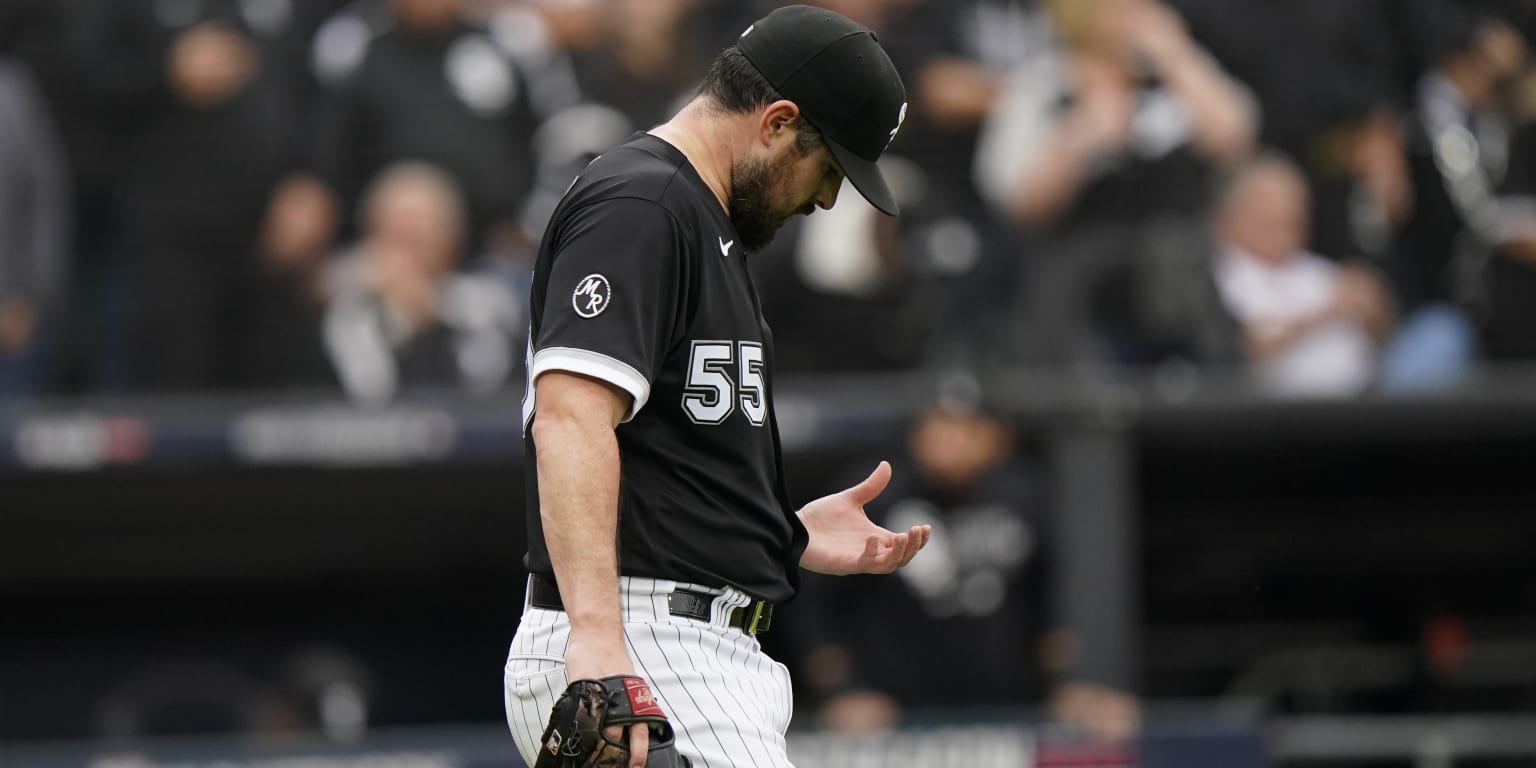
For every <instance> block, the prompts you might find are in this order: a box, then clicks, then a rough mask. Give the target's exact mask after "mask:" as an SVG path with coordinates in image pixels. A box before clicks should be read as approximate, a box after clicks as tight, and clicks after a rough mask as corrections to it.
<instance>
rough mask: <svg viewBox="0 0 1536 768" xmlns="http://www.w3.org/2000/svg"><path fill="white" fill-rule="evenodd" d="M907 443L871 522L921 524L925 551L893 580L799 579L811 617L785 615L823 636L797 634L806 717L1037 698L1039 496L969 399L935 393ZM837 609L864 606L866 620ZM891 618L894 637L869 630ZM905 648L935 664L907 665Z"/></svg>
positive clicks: (837, 721) (997, 430)
mask: <svg viewBox="0 0 1536 768" xmlns="http://www.w3.org/2000/svg"><path fill="white" fill-rule="evenodd" d="M907 448H908V452H909V454H908V455H909V458H908V460H907V462H905V465H906V466H905V469H900V468H899V469H898V471H897V472H896V473H895V475H894V479H893V480H892V484H891V486H890V488H888V489H887V491H886V493H885V494H883V496H882V498H883V499H888V501H885V502H883V503H881V504H880V508H879V509H878V510H877V509H874V508H871V509H870V514H871V519H874V520H876V522H877V523H879V524H881V525H932V526H933V538H932V540H931V541H930V546H931V547H932V548H933V550H934V551H933V552H932V554H933V555H934V556H933V557H931V558H930V559H929V561H928V562H927V564H926V565H923V566H921V567H919V568H918V569H917V570H915V571H912V572H911V573H905V574H903V575H902V577H901V578H899V579H891V580H882V581H879V582H878V583H876V582H875V581H871V580H851V581H848V582H847V583H841V582H839V583H832V582H831V580H825V583H823V582H818V583H817V584H815V585H814V587H812V586H810V585H807V587H806V589H805V591H804V599H805V600H806V601H807V604H808V606H809V607H810V608H811V609H812V610H813V611H815V612H816V615H815V616H814V617H808V619H807V620H802V621H797V622H794V624H795V626H796V627H797V628H799V629H801V630H803V631H809V632H813V633H824V632H825V633H832V634H826V635H821V636H820V637H819V641H816V640H813V641H811V642H808V643H807V644H806V645H807V647H808V649H809V652H808V653H807V660H806V663H805V665H804V668H805V669H806V670H807V671H808V674H810V675H811V676H812V677H813V679H812V680H811V681H810V686H809V689H810V690H812V691H815V692H817V693H818V694H819V695H820V696H821V697H823V701H824V703H823V705H822V707H821V709H820V712H819V714H818V719H819V720H820V721H821V722H822V723H823V725H825V726H828V727H832V728H835V729H837V730H844V731H867V730H877V729H880V728H885V727H891V726H894V725H895V724H896V722H897V721H898V719H899V717H900V715H901V713H902V712H903V711H905V710H909V709H912V708H919V709H920V708H922V707H935V706H988V705H991V706H997V705H1002V706H1008V705H1012V706H1019V707H1021V706H1023V705H1025V704H1027V703H1030V702H1039V701H1041V700H1042V699H1043V698H1044V696H1043V695H1042V694H1043V687H1042V686H1043V683H1042V675H1041V670H1040V668H1039V664H1038V661H1037V659H1038V655H1037V653H1036V648H1035V647H1034V644H1035V641H1036V639H1037V637H1038V635H1039V634H1040V630H1041V628H1042V627H1043V626H1045V625H1046V621H1045V617H1044V615H1043V611H1042V610H1041V608H1042V601H1041V595H1042V594H1043V589H1042V586H1043V585H1042V581H1041V579H1042V576H1043V567H1042V554H1043V551H1042V549H1041V545H1042V543H1043V542H1044V541H1045V540H1046V535H1045V533H1044V531H1043V521H1042V512H1043V510H1042V508H1041V501H1042V498H1041V494H1040V489H1039V487H1038V485H1037V482H1036V481H1035V479H1034V477H1033V472H1032V471H1031V469H1030V467H1029V465H1028V464H1027V463H1026V462H1025V460H1024V459H1023V458H1022V457H1021V456H1019V455H1018V453H1017V451H1016V449H1015V443H1014V437H1013V434H1012V433H1011V431H1010V430H1009V429H1008V427H1007V426H1005V425H1004V424H1003V423H1002V422H1000V421H999V420H997V419H995V418H993V417H991V416H989V415H987V414H985V413H982V412H980V411H978V410H976V408H975V406H974V403H973V402H972V401H969V400H967V399H961V398H946V399H943V400H940V401H939V402H937V403H935V404H934V405H932V406H931V407H929V408H928V409H926V410H925V411H924V412H923V413H922V415H921V416H919V417H918V419H917V421H916V423H915V424H914V425H913V427H912V429H911V431H910V432H909V434H908V442H907ZM898 467H900V464H898ZM915 563H916V561H914V564H915ZM850 611H852V612H854V613H855V614H858V613H859V612H861V611H868V612H869V616H868V617H867V618H868V619H869V620H867V621H866V620H860V619H859V618H858V616H857V615H855V616H853V617H850V616H849V612H850ZM876 614H878V616H879V619H880V621H879V622H876V621H874V618H875V616H876ZM833 615H836V616H837V617H838V620H837V621H832V620H831V619H832V616H833ZM850 618H852V619H853V620H852V621H850V620H849V619H850ZM893 619H895V620H896V621H897V623H898V624H899V625H900V626H901V627H903V638H902V642H900V643H892V642H890V640H889V638H888V637H884V635H887V634H889V631H888V629H881V628H880V627H881V625H882V624H887V623H888V622H891V621H892V620H893ZM832 628H837V629H835V630H834V629H832ZM914 645H921V646H922V647H923V648H924V651H923V653H924V655H925V656H927V657H929V658H935V659H948V660H949V662H948V663H946V664H941V665H931V666H930V667H928V668H920V667H914V666H913V665H912V663H911V653H910V649H911V647H912V646H914Z"/></svg>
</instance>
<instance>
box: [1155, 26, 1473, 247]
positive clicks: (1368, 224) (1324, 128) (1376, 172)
mask: <svg viewBox="0 0 1536 768" xmlns="http://www.w3.org/2000/svg"><path fill="white" fill-rule="evenodd" d="M1171 2H1173V4H1174V5H1175V6H1176V7H1178V8H1179V9H1180V10H1181V11H1182V12H1184V13H1185V15H1186V16H1187V18H1188V19H1189V22H1190V27H1191V29H1192V31H1193V33H1194V35H1195V36H1196V38H1197V39H1199V40H1201V41H1202V42H1203V43H1204V44H1205V45H1207V46H1208V47H1209V49H1210V51H1211V53H1212V54H1213V55H1215V56H1216V57H1217V58H1218V59H1219V60H1220V61H1221V62H1222V63H1223V64H1224V65H1225V66H1226V67H1227V68H1228V70H1229V71H1230V72H1231V73H1232V74H1233V76H1235V77H1236V78H1238V79H1239V80H1241V81H1242V82H1243V83H1244V84H1245V85H1247V86H1248V87H1249V88H1250V89H1252V91H1253V93H1254V96H1255V98H1256V100H1257V102H1258V105H1259V109H1260V112H1261V113H1262V114H1263V115H1264V120H1263V123H1262V125H1261V126H1260V139H1261V141H1262V142H1263V143H1264V144H1265V145H1266V146H1271V147H1274V148H1276V149H1277V150H1279V151H1280V152H1282V153H1284V154H1285V155H1287V156H1288V157H1292V158H1295V159H1296V160H1297V161H1298V162H1300V163H1302V164H1303V169H1304V172H1305V173H1306V174H1307V179H1308V181H1309V183H1310V185H1311V187H1312V196H1313V199H1314V200H1315V201H1316V206H1315V208H1314V211H1313V214H1314V215H1313V216H1312V233H1311V236H1310V237H1309V241H1310V242H1311V243H1313V245H1314V247H1315V248H1316V249H1317V250H1318V251H1319V252H1320V253H1322V254H1324V255H1327V256H1329V257H1331V258H1342V259H1353V258H1362V257H1364V258H1373V259H1380V258H1385V257H1386V255H1387V253H1388V252H1389V251H1390V249H1391V239H1392V232H1393V230H1394V229H1395V228H1396V227H1398V226H1400V225H1401V224H1402V222H1403V221H1404V220H1405V218H1406V217H1407V215H1408V213H1409V211H1410V210H1411V209H1412V203H1413V184H1412V179H1411V178H1410V175H1409V172H1408V163H1407V156H1406V130H1405V125H1404V121H1403V119H1402V117H1401V116H1402V115H1403V114H1405V113H1406V112H1407V111H1408V104H1409V102H1410V101H1411V95H1410V92H1411V89H1412V83H1413V79H1414V77H1415V76H1416V75H1415V73H1416V72H1417V71H1419V70H1421V69H1422V68H1423V66H1424V63H1425V62H1426V61H1427V60H1428V58H1429V57H1430V56H1431V51H1432V49H1433V47H1434V46H1435V45H1436V42H1435V41H1436V39H1437V38H1438V37H1439V35H1440V34H1441V32H1442V30H1444V29H1445V28H1446V27H1447V26H1448V24H1447V23H1446V21H1445V17H1446V16H1447V5H1448V4H1447V3H1446V2H1445V0H1354V1H1352V2H1347V3H1340V2H1335V0H1246V2H1244V3H1243V5H1242V12H1240V13H1234V12H1233V7H1232V4H1231V3H1230V2H1226V1H1225V0H1171Z"/></svg>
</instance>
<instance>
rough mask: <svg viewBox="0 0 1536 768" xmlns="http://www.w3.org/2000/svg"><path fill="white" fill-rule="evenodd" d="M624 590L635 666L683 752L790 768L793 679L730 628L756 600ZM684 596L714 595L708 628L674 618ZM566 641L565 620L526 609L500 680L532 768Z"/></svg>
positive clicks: (709, 760)
mask: <svg viewBox="0 0 1536 768" xmlns="http://www.w3.org/2000/svg"><path fill="white" fill-rule="evenodd" d="M620 582H621V584H620V587H621V590H622V592H621V599H622V604H623V607H624V640H625V643H626V644H627V645H628V646H629V655H630V658H631V660H633V661H634V662H635V671H636V672H638V673H639V674H640V675H641V676H643V677H644V678H645V679H646V680H648V681H650V683H651V690H652V692H654V693H655V694H656V698H657V700H658V701H659V702H660V703H661V706H662V710H663V711H665V712H666V713H667V718H668V719H669V720H670V721H671V723H672V727H673V729H674V730H676V731H677V745H678V751H680V752H681V753H682V754H684V755H686V756H687V757H688V759H689V760H691V761H693V765H694V768H793V766H792V765H790V762H789V757H788V756H787V754H786V745H785V741H784V731H785V730H787V729H788V728H789V720H790V717H791V715H792V714H793V712H792V705H791V691H790V684H789V671H788V670H787V669H786V668H785V667H784V665H783V664H780V663H778V662H776V661H774V660H773V659H771V658H769V657H768V655H767V654H765V653H763V650H762V647H761V646H760V645H758V642H757V639H756V638H754V637H752V636H751V635H748V634H746V633H744V632H742V631H741V630H739V629H732V628H730V627H728V626H726V622H727V621H728V620H729V617H730V610H729V609H730V608H731V607H733V606H745V605H747V604H749V603H750V602H751V599H750V598H748V597H747V596H746V595H745V594H743V593H741V592H740V591H737V590H734V589H726V590H720V589H715V588H709V587H702V586H699V585H693V584H679V583H677V582H674V581H667V580H664V579H640V578H632V577H628V576H626V577H624V578H622V579H620ZM679 587H680V588H684V589H689V590H694V591H699V592H709V593H712V594H715V595H716V597H715V599H714V601H713V610H712V611H711V619H710V621H709V622H708V623H706V622H703V621H698V620H695V619H688V618H683V617H679V616H673V615H672V614H671V613H670V612H669V610H668V605H667V596H668V595H669V594H671V592H672V590H673V589H674V588H679ZM569 632H570V624H569V622H567V621H566V617H565V614H564V613H562V612H560V611H548V610H543V609H539V608H533V607H532V606H529V605H527V604H526V603H525V604H524V605H523V618H522V622H521V623H520V624H519V625H518V629H517V635H516V636H515V637H514V638H513V640H512V649H511V651H510V652H509V654H508V657H507V666H506V671H505V677H504V680H505V693H506V706H507V724H508V726H509V727H510V728H511V730H512V738H513V740H514V741H516V742H517V749H518V752H519V753H520V754H521V755H522V757H523V760H524V761H526V762H527V763H528V764H529V765H532V764H533V757H534V750H535V749H536V748H537V744H538V739H539V735H540V734H541V733H542V732H543V730H544V722H545V721H546V720H547V719H548V718H549V711H550V708H551V707H553V706H554V704H555V699H556V697H558V696H559V695H560V692H561V691H563V690H565V684H566V680H565V665H564V661H563V659H564V657H565V649H566V643H567V638H568V637H569Z"/></svg>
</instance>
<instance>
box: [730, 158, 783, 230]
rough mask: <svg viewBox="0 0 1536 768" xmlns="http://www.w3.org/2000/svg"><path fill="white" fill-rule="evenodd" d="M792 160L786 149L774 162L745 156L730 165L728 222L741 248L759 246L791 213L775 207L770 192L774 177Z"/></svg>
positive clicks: (779, 175)
mask: <svg viewBox="0 0 1536 768" xmlns="http://www.w3.org/2000/svg"><path fill="white" fill-rule="evenodd" d="M793 163H794V158H793V157H792V156H791V153H787V152H786V153H785V154H784V156H783V157H781V158H780V159H778V160H775V161H773V162H769V161H766V160H756V159H752V158H746V159H743V160H742V161H741V162H739V163H737V164H736V166H735V167H734V168H732V169H731V213H730V217H731V225H732V226H734V227H735V228H736V236H737V237H738V238H740V239H741V247H742V248H743V249H745V250H748V251H753V252H756V251H760V250H762V249H763V248H764V247H766V246H767V245H768V243H770V242H772V241H773V235H774V233H776V232H778V231H779V227H782V226H784V223H785V222H787V221H789V217H790V216H793V215H794V213H795V212H794V211H790V212H788V213H782V214H781V213H779V212H778V211H775V210H774V209H773V204H772V203H771V202H770V195H769V193H770V191H771V189H772V186H773V183H774V181H775V180H776V179H781V178H784V177H785V175H786V174H788V173H789V172H790V170H791V166H792V165H793Z"/></svg>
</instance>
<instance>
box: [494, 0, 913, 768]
mask: <svg viewBox="0 0 1536 768" xmlns="http://www.w3.org/2000/svg"><path fill="white" fill-rule="evenodd" d="M905 113H906V93H905V90H904V89H903V88H902V85H901V81H900V78H899V77H898V76H897V74H896V70H895V68H894V67H893V66H892V65H891V62H890V59H889V57H887V55H886V53H885V52H884V51H883V50H882V49H881V47H880V45H879V43H878V42H877V41H876V39H875V37H874V34H873V33H871V32H870V31H869V30H868V29H865V28H864V27H861V26H859V25H857V24H855V23H854V22H852V21H850V20H848V19H846V18H844V17H842V16H840V15H837V14H835V13H832V12H829V11H825V10H821V9H815V8H810V7H806V6H791V7H786V8H781V9H779V10H776V11H774V12H773V13H771V14H769V15H768V16H766V17H764V18H762V19H760V20H758V21H757V22H756V23H755V24H753V25H752V26H751V27H749V28H748V29H747V30H746V31H745V32H744V33H742V35H741V38H740V39H739V40H738V41H737V43H736V44H735V45H733V46H731V47H730V48H727V49H726V50H725V51H724V52H723V53H721V54H720V55H719V56H718V57H717V58H716V60H715V61H714V63H713V64H712V65H711V67H710V70H709V72H708V74H707V75H706V76H705V79H704V81H703V84H702V85H701V86H700V89H699V94H698V96H697V97H696V98H695V99H694V100H693V101H691V102H690V103H689V104H688V105H687V106H685V107H684V108H683V109H682V111H680V112H679V113H678V114H677V115H676V116H675V117H673V118H672V119H671V120H670V121H668V122H666V123H664V124H662V125H660V126H658V127H656V128H654V129H652V130H651V131H650V132H649V133H643V134H637V135H635V136H634V137H632V138H631V139H630V140H629V141H628V142H626V143H625V144H623V145H622V146H620V147H618V148H616V149H613V150H611V151H609V152H607V153H605V154H604V155H602V156H601V157H599V158H598V159H596V160H594V161H593V162H592V164H591V165H589V166H588V167H587V168H586V170H585V171H584V172H583V173H582V174H581V176H580V177H579V178H578V179H577V180H576V181H575V182H574V184H573V185H572V187H571V189H570V190H569V191H568V192H567V193H566V195H565V197H564V198H563V199H562V200H561V202H560V204H559V206H558V207H557V209H556V211H555V214H554V216H553V217H552V218H551V220H550V222H549V225H548V228H547V229H546V231H545V234H544V238H543V242H542V243H541V245H540V247H539V253H538V257H537V261H536V264H535V269H534V282H533V287H532V291H531V297H530V307H531V331H530V338H529V366H528V384H529V386H528V393H527V396H526V399H525V401H524V406H523V422H524V435H525V445H526V450H527V457H528V460H527V462H526V466H527V467H528V484H527V485H528V488H529V493H528V499H527V503H528V520H527V524H528V532H529V536H528V539H529V551H528V555H527V558H526V560H525V565H526V566H527V568H528V570H529V572H530V575H529V582H528V597H527V602H526V603H525V605H524V610H523V615H522V620H521V623H520V625H519V628H518V631H517V634H516V637H515V638H514V639H513V642H512V648H511V651H510V653H509V657H508V660H507V665H506V669H505V677H504V680H505V686H506V705H507V719H508V723H509V725H510V727H511V730H512V733H513V736H514V738H515V740H516V742H517V745H518V748H519V750H520V751H521V753H522V756H523V758H524V760H526V761H528V763H529V764H530V765H532V764H534V762H535V753H536V751H537V750H538V749H540V748H541V747H544V746H547V742H546V741H545V740H544V739H543V738H542V737H543V736H544V729H545V722H546V719H547V718H549V717H550V711H551V707H552V705H553V704H554V702H555V700H556V698H557V697H558V696H559V695H560V693H561V692H562V691H563V690H564V689H565V687H566V685H567V682H568V681H575V680H581V679H589V678H590V679H598V678H603V677H608V676H613V675H633V676H639V677H643V678H644V679H645V680H646V681H647V682H648V683H649V685H650V689H651V690H652V691H653V692H654V695H655V703H656V704H657V705H659V707H660V708H661V710H662V711H663V712H664V713H665V714H666V715H667V716H668V717H669V722H670V724H671V726H672V732H673V733H674V734H675V737H676V747H677V751H678V752H679V753H680V754H681V755H682V756H683V757H685V758H687V759H688V760H689V761H691V763H692V765H693V766H694V768H721V767H722V766H736V765H752V766H757V767H758V768H766V767H768V766H775V767H783V766H788V765H789V760H788V757H787V753H786V749H785V741H784V731H785V729H786V728H787V727H788V725H789V718H790V692H789V675H788V673H787V671H786V670H785V668H784V667H783V665H781V664H779V663H777V662H775V661H773V660H772V659H771V658H769V657H768V656H766V655H765V654H764V653H763V651H762V648H761V646H760V645H759V644H758V640H757V638H756V634H757V633H758V632H760V631H762V630H764V629H767V628H768V625H769V622H770V620H771V617H772V612H773V606H774V604H776V603H782V602H784V601H786V600H789V599H790V598H791V597H793V596H794V594H795V592H796V590H797V589H798V586H799V580H800V579H799V571H800V569H801V568H805V569H808V570H811V571H815V572H820V573H829V574H851V573H889V572H891V571H894V570H896V569H897V568H898V567H900V566H902V565H904V564H906V563H907V562H908V561H910V560H911V559H912V557H913V556H914V555H916V554H917V552H918V550H920V549H922V547H923V545H924V544H925V543H926V542H927V540H928V535H929V529H928V528H927V527H926V526H913V527H911V528H910V529H906V530H902V531H898V532H893V531H889V530H886V529H884V528H880V527H879V526H876V525H875V524H874V523H872V522H871V521H870V520H869V518H868V517H867V516H866V515H865V513H864V509H863V505H864V504H865V503H867V502H868V501H870V500H872V499H874V498H875V497H876V496H877V495H878V494H879V493H880V491H881V490H882V489H883V488H884V487H885V485H886V483H887V482H888V481H889V480H890V475H891V469H890V465H889V464H887V463H886V462H881V463H880V464H879V466H878V467H876V469H875V470H874V472H873V473H872V474H871V475H870V476H869V478H868V479H866V480H865V481H863V482H862V483H860V484H858V485H856V486H854V487H852V488H849V489H848V490H845V491H843V492H841V493H838V494H834V495H832V496H827V497H824V498H821V499H818V500H816V501H812V502H810V503H809V504H806V505H805V506H804V507H801V508H799V509H798V510H797V509H796V508H795V507H794V506H793V505H792V504H791V503H790V501H789V496H788V492H787V490H786V488H785V484H784V478H783V476H782V461H781V457H780V445H779V435H778V428H777V425H776V422H775V418H774V411H773V406H772V402H773V398H772V394H773V390H772V387H773V337H772V335H771V333H770V332H769V330H768V327H767V324H766V323H765V321H764V319H763V317H762V312H761V309H760V307H759V304H758V298H757V294H756V291H755V289H754V287H753V285H752V280H751V277H750V276H749V274H748V271H747V265H746V259H747V257H748V256H749V255H750V254H751V253H752V252H754V251H757V250H758V249H760V248H762V247H763V246H764V245H765V244H767V242H768V241H769V239H770V238H772V236H773V234H774V231H775V230H777V229H778V228H779V227H780V226H781V225H783V224H784V223H785V222H786V221H788V220H789V219H790V218H791V217H793V216H794V215H796V214H810V213H811V212H813V211H814V210H815V209H816V208H817V207H820V208H830V207H832V205H833V204H834V203H835V202H836V200H837V194H838V190H839V187H840V186H841V185H842V182H843V179H844V177H845V176H846V177H847V178H848V179H849V180H850V181H851V182H852V183H853V185H854V187H855V188H856V189H857V190H858V191H859V192H860V193H861V194H862V195H863V196H864V197H865V198H867V199H868V200H869V201H870V203H872V204H873V205H874V206H875V207H877V208H879V209H880V210H882V211H884V212H886V213H888V214H892V215H894V214H895V213H896V212H897V209H896V204H895V201H894V200H893V198H892V195H891V191H890V189H889V188H888V187H887V186H886V182H885V179H884V178H883V177H882V176H881V175H880V170H879V168H878V167H877V165H876V161H877V160H878V159H879V157H880V155H881V153H882V152H883V151H884V149H885V147H886V145H887V144H889V143H890V141H891V139H892V138H893V137H894V136H895V135H896V132H897V130H899V129H900V127H901V121H902V119H903V117H904V116H905ZM646 703H647V705H648V704H649V699H647V700H646ZM636 708H637V709H638V708H639V707H638V706H637V707H636ZM615 730H616V729H615ZM657 733H658V734H659V733H661V732H660V731H658V732H657ZM609 735H610V736H611V737H613V738H615V739H618V740H622V742H623V743H626V744H627V745H628V746H629V748H630V749H629V752H630V758H629V762H628V764H629V765H632V766H641V765H644V764H645V762H646V756H647V749H648V745H649V744H650V742H651V741H652V740H653V738H654V735H653V734H652V732H651V730H650V729H649V728H639V727H634V728H630V729H628V732H627V733H618V732H614V733H610V734H609Z"/></svg>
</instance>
